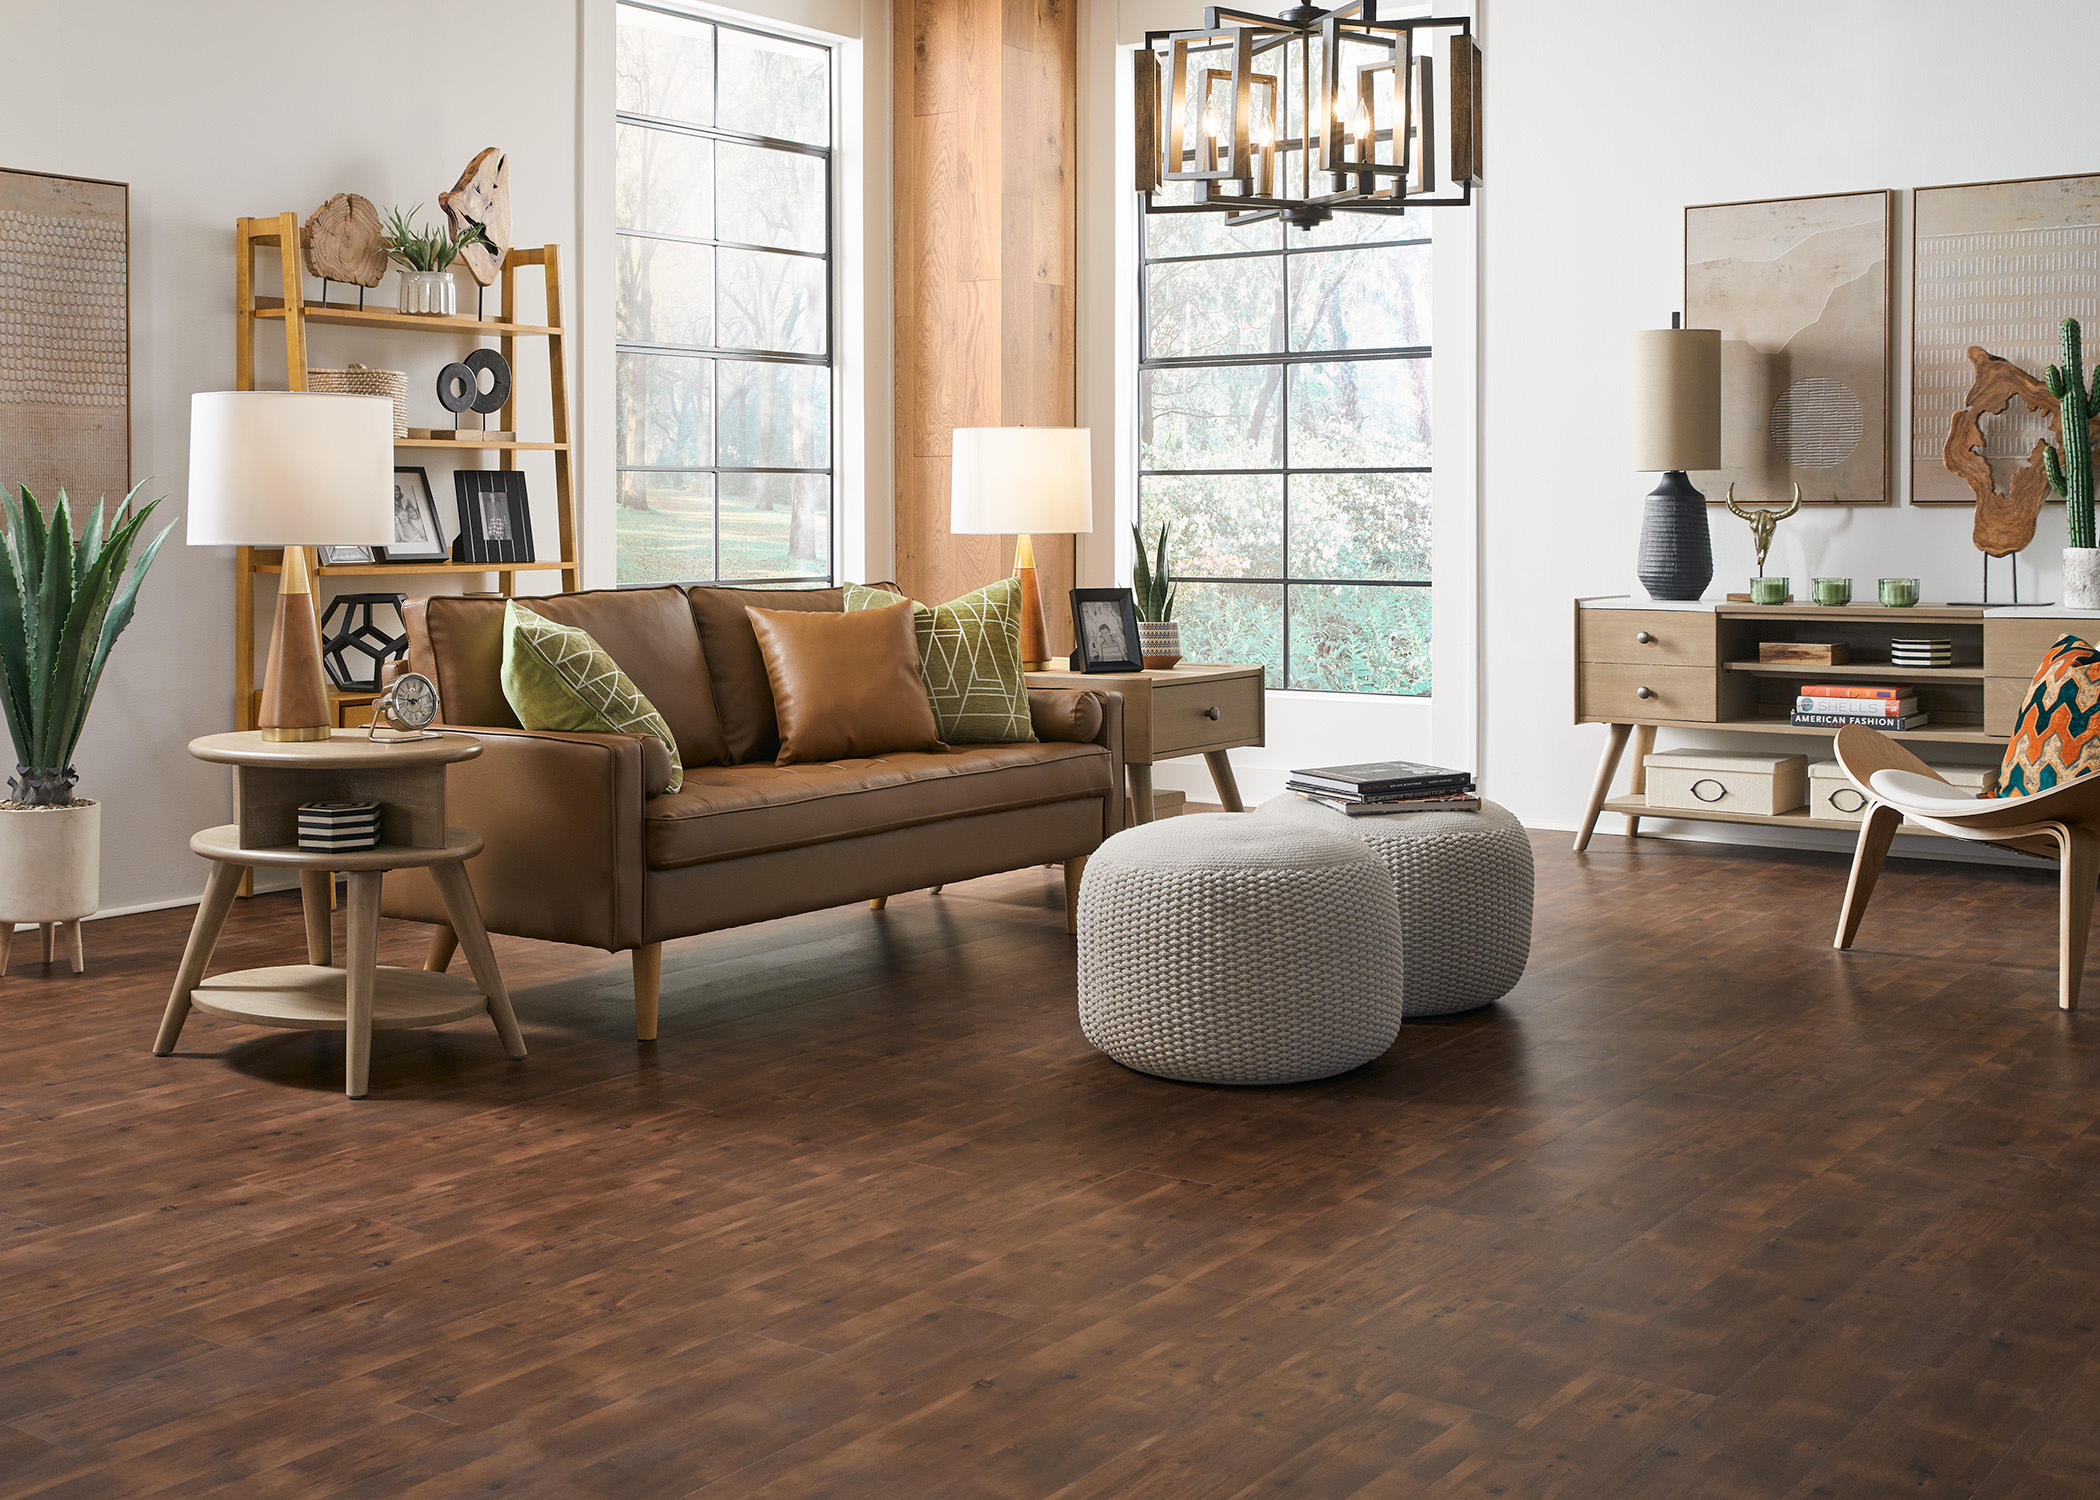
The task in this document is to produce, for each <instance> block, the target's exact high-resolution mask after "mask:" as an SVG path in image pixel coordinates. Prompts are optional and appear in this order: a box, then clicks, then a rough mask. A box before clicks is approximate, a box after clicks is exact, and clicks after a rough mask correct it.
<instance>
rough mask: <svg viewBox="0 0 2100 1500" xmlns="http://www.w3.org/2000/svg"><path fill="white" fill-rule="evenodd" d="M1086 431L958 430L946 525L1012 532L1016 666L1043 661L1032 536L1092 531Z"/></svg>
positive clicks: (967, 531)
mask: <svg viewBox="0 0 2100 1500" xmlns="http://www.w3.org/2000/svg"><path fill="white" fill-rule="evenodd" d="M1093 438H1094V435H1093V431H1092V430H1091V429H1090V428H1086V427H958V428H956V429H955V432H954V446H953V448H952V450H951V451H952V452H953V454H954V460H953V464H952V473H951V477H950V481H949V508H948V529H949V531H951V532H952V533H954V534H955V535H957V536H1007V535H1011V536H1013V537H1014V577H1016V578H1018V579H1020V580H1021V664H1022V665H1023V666H1025V667H1027V668H1029V669H1031V670H1039V669H1041V668H1042V667H1044V666H1047V665H1048V664H1049V658H1050V635H1049V631H1048V630H1047V629H1045V628H1044V623H1043V598H1042V594H1041V592H1040V591H1039V590H1038V589H1037V587H1036V580H1035V544H1034V542H1033V541H1032V540H1031V538H1032V537H1034V536H1037V535H1042V536H1051V535H1056V536H1069V535H1071V534H1073V533H1076V532H1082V531H1092V530H1093V529H1094V441H1093Z"/></svg>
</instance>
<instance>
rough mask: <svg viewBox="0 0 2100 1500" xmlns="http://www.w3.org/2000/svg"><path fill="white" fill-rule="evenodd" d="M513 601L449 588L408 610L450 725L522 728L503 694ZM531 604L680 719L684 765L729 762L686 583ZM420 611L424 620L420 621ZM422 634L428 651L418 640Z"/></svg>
mask: <svg viewBox="0 0 2100 1500" xmlns="http://www.w3.org/2000/svg"><path fill="white" fill-rule="evenodd" d="M504 602H505V601H503V600H501V599H460V598H454V597H450V596H443V595H440V596H434V597H432V598H429V599H418V600H416V601H415V602H414V603H412V604H410V605H409V607H408V610H407V611H405V613H406V614H407V616H408V617H409V619H410V621H411V623H410V626H409V643H410V650H409V664H410V665H411V666H412V667H414V668H415V670H417V671H419V672H423V673H425V674H426V675H427V676H429V678H430V679H431V681H433V682H435V683H436V684H437V688H438V694H439V697H440V698H441V700H442V709H441V712H442V713H443V716H444V720H445V722H446V723H447V724H461V725H475V724H481V725H486V726H488V727H489V728H491V729H517V728H521V727H522V726H521V725H520V724H519V723H518V716H517V715H516V714H515V713H513V712H512V711H511V706H510V703H509V702H508V701H507V700H506V699H505V698H504V696H503V606H504ZM526 603H528V604H530V605H531V607H532V609H533V611H534V613H536V614H539V615H543V616H545V617H546V618H547V619H549V620H553V621H555V622H556V623H557V624H561V625H573V626H575V627H576V628H577V629H578V630H582V631H584V632H586V633H588V634H589V635H590V637H591V638H592V639H593V640H595V641H597V643H598V644H599V645H601V646H603V647H604V648H605V654H606V655H608V656H610V657H611V658H612V659H613V660H614V661H615V662H618V663H619V665H620V670H621V671H623V672H625V673H626V674H627V675H628V676H629V677H630V678H632V679H633V681H634V685H635V686H636V687H637V688H639V689H641V691H642V695H643V696H644V697H646V698H647V699H648V700H649V701H650V702H651V703H652V704H654V705H655V706H656V711H657V712H658V713H660V714H662V715H663V716H664V722H665V723H667V724H669V725H670V726H671V734H672V736H673V738H675V739H676V740H677V741H678V758H679V761H680V762H681V763H682V764H684V765H688V766H709V765H720V764H723V763H724V762H726V761H727V760H728V759H729V749H728V746H727V744H726V743H725V742H724V740H723V737H722V724H721V720H720V719H718V718H717V717H716V716H715V703H714V692H713V688H712V684H711V681H710V678H709V674H708V663H707V657H706V655H705V653H704V652H703V651H702V650H701V646H700V636H699V632H698V631H697V630H696V629H695V628H694V626H693V615H692V612H691V610H690V609H689V608H688V607H687V605H686V602H685V590H683V589H679V588H661V589H598V590H594V591H592V592H589V593H582V594H548V595H541V596H535V597H533V598H531V599H529V600H527V601H526ZM418 617H420V620H421V628H420V629H418V628H417V626H416V624H415V623H414V622H415V620H416V619H417V618H418ZM419 638H420V640H421V642H422V643H423V644H424V645H425V647H426V651H418V650H417V649H416V648H417V645H418V642H419ZM756 649H757V647H756V644H755V643H754V645H753V650H756ZM426 653H427V660H426Z"/></svg>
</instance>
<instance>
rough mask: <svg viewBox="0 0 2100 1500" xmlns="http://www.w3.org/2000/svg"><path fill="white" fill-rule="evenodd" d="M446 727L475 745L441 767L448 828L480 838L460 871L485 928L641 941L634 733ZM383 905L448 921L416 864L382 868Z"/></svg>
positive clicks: (639, 794) (640, 795)
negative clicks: (473, 751) (472, 753)
mask: <svg viewBox="0 0 2100 1500" xmlns="http://www.w3.org/2000/svg"><path fill="white" fill-rule="evenodd" d="M445 727H446V728H448V729H455V730H458V731H459V732H461V733H464V734H471V735H473V736H475V737H476V738H477V739H479V740H480V741H481V745H482V751H481V754H480V755H478V756H476V757H475V758H474V759H473V760H468V761H461V762H459V763H458V764H456V765H454V766H453V767H452V768H451V771H450V773H449V777H448V780H447V784H446V811H447V819H448V821H449V822H450V823H451V824H452V825H453V826H454V827H458V828H465V829H469V830H471V831H472V832H475V833H478V834H480V835H481V837H482V841H483V847H482V852H481V853H480V854H479V855H477V856H476V857H475V858H473V859H471V860H469V861H468V862H467V875H468V877H469V879H471V880H472V881H473V884H474V894H475V897H476V899H477V900H478V901H479V902H480V904H481V916H482V920H483V921H484V922H486V923H487V924H488V927H489V930H490V931H492V932H505V933H510V934H511V935H513V936H516V937H530V938H543V939H546V940H548V941H551V942H561V943H581V944H585V945H587V946H589V947H594V948H604V949H606V950H608V951H617V950H620V949H623V948H634V947H638V946H640V945H641V942H642V883H643V873H644V872H643V864H642V804H643V802H644V800H645V799H644V790H643V789H644V788H645V787H646V786H648V785H649V784H650V782H649V775H648V772H647V771H646V770H645V766H644V759H643V756H644V746H643V740H644V737H643V736H640V735H632V734H582V733H567V732H556V731H549V730H530V729H486V728H476V727H473V726H462V725H449V724H448V725H447V726H445ZM652 743H658V748H659V750H660V751H661V744H660V742H655V741H653V740H652ZM668 762H669V757H668V754H665V764H666V766H668ZM655 784H656V785H659V786H661V785H662V784H663V780H662V778H661V777H659V778H657V780H656V783H655ZM382 910H383V911H384V912H385V914H386V915H387V916H390V917H402V918H406V919H407V920H409V921H414V922H430V923H438V924H442V923H443V922H445V920H446V917H445V907H444V902H443V901H442V900H441V899H440V898H439V896H438V892H437V887H436V886H435V885H433V884H432V883H431V880H430V877H429V875H428V874H427V873H426V872H425V871H422V870H397V871H394V872H392V873H390V874H389V875H388V876H387V877H386V886H385V895H384V898H383V902H382Z"/></svg>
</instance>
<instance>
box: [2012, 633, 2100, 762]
mask: <svg viewBox="0 0 2100 1500" xmlns="http://www.w3.org/2000/svg"><path fill="white" fill-rule="evenodd" d="M2067 635H2075V636H2077V637H2078V638H2079V639H2080V640H2082V641H2093V642H2096V643H2100V619H2062V620H1996V619H1992V618H1991V617H1990V616H1988V615H1986V616H1984V621H1983V670H1984V675H1985V676H1988V677H2017V678H2018V679H2019V680H2020V681H2021V682H2022V683H2028V682H2032V681H2033V680H2034V669H2035V668H2036V667H2038V666H2040V665H2041V664H2042V653H2043V652H2045V651H2047V650H2048V649H2049V648H2050V647H2051V646H2053V645H2055V644H2056V643H2057V641H2058V640H2059V639H2060V638H2061V637H2063V636H2067ZM1993 732H1994V733H1995V731H1993Z"/></svg>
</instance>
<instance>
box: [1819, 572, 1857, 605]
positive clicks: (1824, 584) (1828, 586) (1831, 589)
mask: <svg viewBox="0 0 2100 1500" xmlns="http://www.w3.org/2000/svg"><path fill="white" fill-rule="evenodd" d="M1815 590H1816V594H1815V598H1816V603H1818V604H1850V603H1851V602H1852V580H1851V579H1849V578H1818V579H1817V580H1816V581H1815Z"/></svg>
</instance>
